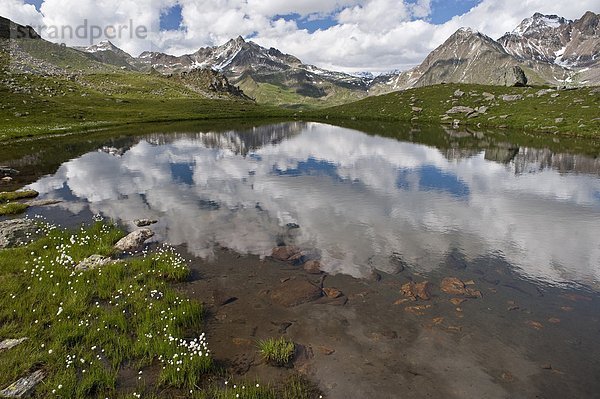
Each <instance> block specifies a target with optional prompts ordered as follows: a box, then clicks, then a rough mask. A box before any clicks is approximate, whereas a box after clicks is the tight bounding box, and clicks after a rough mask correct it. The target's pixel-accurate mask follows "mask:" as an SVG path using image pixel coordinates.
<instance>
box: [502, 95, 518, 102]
mask: <svg viewBox="0 0 600 399" xmlns="http://www.w3.org/2000/svg"><path fill="white" fill-rule="evenodd" d="M522 99H523V96H522V95H520V94H505V95H503V96H502V100H504V101H506V102H511V101H519V100H522Z"/></svg>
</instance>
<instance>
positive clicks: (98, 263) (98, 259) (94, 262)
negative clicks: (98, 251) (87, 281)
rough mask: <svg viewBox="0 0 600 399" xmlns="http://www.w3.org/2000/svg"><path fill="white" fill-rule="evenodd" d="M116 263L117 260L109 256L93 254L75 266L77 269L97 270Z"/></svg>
mask: <svg viewBox="0 0 600 399" xmlns="http://www.w3.org/2000/svg"><path fill="white" fill-rule="evenodd" d="M114 263H116V261H114V260H112V259H111V258H107V257H106V256H102V255H92V256H90V257H89V258H85V259H84V260H82V261H81V262H79V264H78V265H77V266H75V271H77V272H83V271H86V270H95V269H99V268H101V267H104V266H107V265H111V264H114Z"/></svg>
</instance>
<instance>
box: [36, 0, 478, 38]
mask: <svg viewBox="0 0 600 399" xmlns="http://www.w3.org/2000/svg"><path fill="white" fill-rule="evenodd" d="M29 1H30V2H31V4H35V5H38V6H39V4H40V3H41V2H42V0H29ZM411 2H413V3H414V1H411ZM480 2H481V0H436V1H434V2H433V4H432V7H431V11H432V12H431V15H430V16H429V17H428V18H427V19H428V20H429V21H430V22H432V23H434V24H443V23H445V22H448V21H449V20H450V19H452V17H455V16H457V15H462V14H464V13H466V12H467V11H469V10H470V9H471V8H473V7H475V6H476V5H477V4H479V3H480ZM277 18H284V19H285V20H288V21H296V23H297V24H298V28H300V29H306V30H308V31H309V32H311V33H313V32H314V31H316V30H318V29H321V30H325V29H329V28H331V27H332V26H335V25H336V24H337V23H338V22H337V21H336V19H335V17H334V15H327V16H323V17H320V18H314V17H302V16H301V15H299V14H287V15H276V16H275V17H274V18H273V19H277ZM181 22H182V16H181V6H179V5H176V6H174V7H171V8H169V9H168V10H165V13H164V14H163V15H161V19H160V27H161V29H162V30H175V29H178V28H179V27H180V25H181Z"/></svg>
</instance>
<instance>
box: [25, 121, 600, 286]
mask: <svg viewBox="0 0 600 399" xmlns="http://www.w3.org/2000/svg"><path fill="white" fill-rule="evenodd" d="M445 134H446V135H447V137H446V136H445V138H444V140H446V141H447V143H446V144H444V145H437V146H431V145H425V144H419V143H418V141H419V140H415V141H416V142H414V141H413V142H411V141H398V140H396V139H394V138H386V137H382V136H375V135H368V134H365V133H362V132H359V131H356V130H350V129H345V128H340V127H334V126H329V125H324V124H317V123H300V122H296V123H285V124H276V125H270V126H263V127H257V128H254V129H251V130H247V129H246V130H232V131H228V132H203V133H182V134H164V135H163V134H153V135H146V136H143V137H139V138H135V139H131V140H130V141H129V142H128V143H127V144H125V145H123V146H120V147H99V148H97V149H95V150H93V151H91V152H88V153H85V154H84V155H81V156H78V157H76V158H75V159H71V160H69V161H67V162H64V163H63V164H62V165H60V167H58V170H56V172H55V173H52V174H50V175H48V176H45V177H42V178H40V179H39V180H38V181H36V182H35V183H33V184H31V188H33V189H35V190H38V191H39V192H40V193H41V195H42V197H43V198H53V199H54V198H56V199H61V200H63V201H64V202H63V203H62V204H61V205H59V206H60V207H61V208H62V210H63V212H67V214H69V215H80V216H82V215H83V216H85V217H89V216H90V215H92V214H101V215H103V216H105V217H108V218H111V219H114V220H117V221H119V222H123V223H130V222H131V221H132V220H134V219H137V218H155V219H158V220H160V223H159V224H157V225H156V226H155V227H154V230H155V231H156V233H157V238H158V239H159V240H163V241H167V242H169V243H171V244H174V245H180V244H184V245H186V246H187V248H188V249H189V251H190V252H191V253H193V254H194V255H196V256H200V257H203V258H208V259H210V258H212V257H213V256H214V253H215V250H216V249H217V248H219V247H226V248H230V249H232V250H235V251H237V252H240V253H242V254H254V255H260V256H266V255H269V254H270V253H271V250H272V248H273V247H275V246H277V245H282V244H294V245H298V246H299V247H301V248H302V249H304V250H305V251H306V252H307V253H308V254H309V255H310V256H314V257H318V258H320V259H322V264H323V268H324V270H325V271H327V272H329V273H343V274H349V275H352V276H355V277H365V276H369V275H370V274H371V273H372V271H373V270H380V271H383V272H386V273H396V272H399V271H400V270H402V269H403V268H409V269H412V270H414V271H419V272H433V271H436V270H438V269H440V268H442V269H443V268H445V267H447V266H448V265H453V264H454V265H455V264H457V263H464V264H468V263H472V262H478V261H480V260H482V259H486V260H489V259H493V260H496V261H498V262H503V263H506V264H509V265H510V268H511V269H512V270H513V271H515V272H517V273H518V275H520V276H521V277H523V278H527V279H531V280H534V281H537V282H538V283H540V284H560V285H571V284H576V285H579V284H582V285H585V286H588V287H592V288H593V287H598V286H600V284H599V283H600V240H599V239H598V237H600V160H598V159H597V158H594V157H590V156H589V155H577V154H569V153H554V152H552V151H551V150H548V149H535V148H527V147H522V146H515V145H511V144H507V143H503V142H497V141H496V142H494V143H491V142H490V141H489V140H487V138H486V137H485V135H481V134H479V135H472V134H468V133H467V134H466V136H477V138H476V141H477V143H478V144H477V145H472V142H469V143H471V144H470V145H469V146H465V147H461V145H460V140H457V139H456V138H457V137H458V138H459V139H460V138H461V137H464V135H463V136H461V134H457V133H456V132H453V131H449V132H447V133H445ZM455 139H456V140H455ZM486 140H487V141H486ZM421 141H423V140H421ZM33 211H35V212H36V213H40V211H39V209H35V210H33ZM45 212H51V211H45ZM83 216H82V217H83Z"/></svg>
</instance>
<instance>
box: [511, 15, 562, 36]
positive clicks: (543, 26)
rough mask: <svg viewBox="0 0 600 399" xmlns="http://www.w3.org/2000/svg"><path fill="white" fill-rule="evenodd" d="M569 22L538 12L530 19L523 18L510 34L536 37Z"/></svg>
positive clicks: (556, 16)
mask: <svg viewBox="0 0 600 399" xmlns="http://www.w3.org/2000/svg"><path fill="white" fill-rule="evenodd" d="M570 22H571V21H569V20H567V19H565V18H563V17H559V16H558V15H545V14H541V13H539V12H536V13H535V14H533V16H532V17H530V18H525V19H524V20H523V21H522V22H521V23H520V24H519V25H518V26H517V27H516V28H515V29H514V30H513V31H512V32H510V33H511V34H513V35H518V36H528V35H537V34H539V33H540V32H543V31H547V30H553V29H557V28H560V27H562V26H565V25H568V24H569V23H570Z"/></svg>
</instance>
